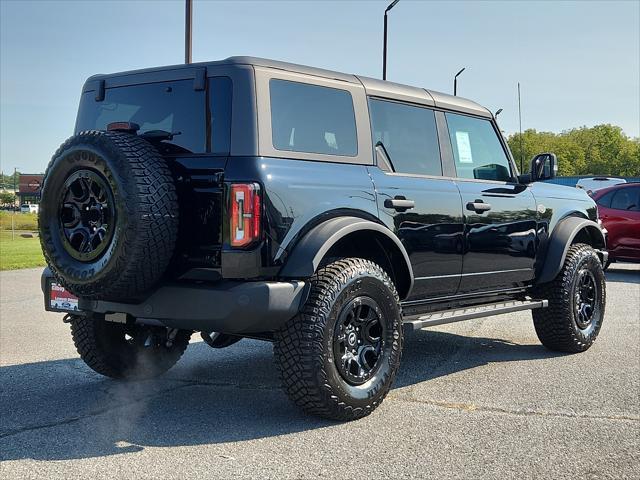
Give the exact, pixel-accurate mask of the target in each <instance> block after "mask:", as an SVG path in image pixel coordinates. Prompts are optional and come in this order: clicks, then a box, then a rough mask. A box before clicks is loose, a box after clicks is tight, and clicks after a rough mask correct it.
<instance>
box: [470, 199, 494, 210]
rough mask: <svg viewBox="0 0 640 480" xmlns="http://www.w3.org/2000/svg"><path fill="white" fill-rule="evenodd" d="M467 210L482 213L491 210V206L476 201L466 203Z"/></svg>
mask: <svg viewBox="0 0 640 480" xmlns="http://www.w3.org/2000/svg"><path fill="white" fill-rule="evenodd" d="M467 210H471V211H472V212H476V213H484V212H488V211H489V210H491V204H490V203H484V202H483V201H482V200H476V201H475V202H469V203H467Z"/></svg>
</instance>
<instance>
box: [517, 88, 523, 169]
mask: <svg viewBox="0 0 640 480" xmlns="http://www.w3.org/2000/svg"><path fill="white" fill-rule="evenodd" d="M518 123H519V124H520V173H522V172H523V171H524V142H523V140H524V138H522V104H521V103H520V82H518Z"/></svg>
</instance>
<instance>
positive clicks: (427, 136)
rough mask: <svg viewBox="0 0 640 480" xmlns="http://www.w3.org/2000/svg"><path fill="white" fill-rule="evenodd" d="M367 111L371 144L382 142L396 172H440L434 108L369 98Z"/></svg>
mask: <svg viewBox="0 0 640 480" xmlns="http://www.w3.org/2000/svg"><path fill="white" fill-rule="evenodd" d="M369 111H370V113H371V132H372V135H373V146H374V148H375V146H376V144H377V143H378V142H382V143H383V144H384V147H385V149H386V150H387V152H388V153H389V157H390V160H391V163H392V164H393V169H394V170H395V171H396V172H398V173H413V174H419V175H442V164H441V162H440V147H439V144H438V131H437V129H436V118H435V113H434V112H433V110H429V109H428V108H422V107H415V106H412V105H406V104H402V103H396V102H389V101H384V100H375V99H372V100H371V101H370V102H369Z"/></svg>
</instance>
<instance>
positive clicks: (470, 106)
mask: <svg viewBox="0 0 640 480" xmlns="http://www.w3.org/2000/svg"><path fill="white" fill-rule="evenodd" d="M219 65H252V66H260V67H266V68H273V69H278V70H286V71H289V72H296V73H302V74H305V75H313V76H317V77H322V78H331V79H335V80H339V81H343V82H349V83H356V84H362V85H363V86H364V88H365V91H366V92H367V94H368V95H372V96H376V97H385V98H393V99H397V100H403V101H408V102H412V103H418V104H423V105H429V106H435V107H438V108H443V109H446V110H454V111H459V112H464V113H471V114H474V115H481V116H484V117H492V114H491V112H490V111H489V110H488V109H486V108H485V107H483V106H482V105H480V104H478V103H476V102H474V101H472V100H469V99H466V98H463V97H458V96H453V95H448V94H446V93H442V92H438V91H435V90H428V89H425V88H418V87H412V86H409V85H404V84H400V83H395V82H389V81H384V80H379V79H374V78H368V77H364V76H360V75H353V74H348V73H341V72H336V71H332V70H326V69H322V68H316V67H309V66H306V65H299V64H295V63H288V62H281V61H278V60H269V59H266V58H259V57H248V56H234V57H229V58H226V59H224V60H217V61H209V62H198V63H190V64H179V65H168V66H164V67H154V68H145V69H140V70H130V71H125V72H118V73H112V74H98V75H93V76H91V77H90V78H89V79H87V83H89V82H94V81H99V80H104V79H113V78H117V77H123V76H130V75H139V74H150V73H161V72H165V71H167V72H168V71H174V72H176V71H180V70H193V69H194V68H202V67H205V68H206V67H208V66H219Z"/></svg>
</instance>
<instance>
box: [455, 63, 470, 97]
mask: <svg viewBox="0 0 640 480" xmlns="http://www.w3.org/2000/svg"><path fill="white" fill-rule="evenodd" d="M466 68H467V67H464V68H463V69H462V70H460V71H459V72H458V73H456V76H455V77H453V96H454V97H455V96H456V95H457V94H458V75H460V74H461V73H462V72H464V71H465V70H466Z"/></svg>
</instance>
